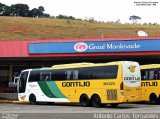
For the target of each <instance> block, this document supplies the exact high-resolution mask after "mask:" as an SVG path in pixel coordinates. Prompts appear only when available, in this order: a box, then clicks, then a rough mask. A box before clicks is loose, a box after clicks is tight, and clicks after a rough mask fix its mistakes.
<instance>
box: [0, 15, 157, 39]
mask: <svg viewBox="0 0 160 119" xmlns="http://www.w3.org/2000/svg"><path fill="white" fill-rule="evenodd" d="M139 30H144V31H146V32H147V33H148V35H149V36H160V26H159V25H157V26H155V25H137V24H136V25H135V24H125V25H124V24H114V23H100V22H99V23H89V22H87V21H77V20H61V19H55V18H54V19H53V18H24V17H2V16H1V17H0V40H32V39H44V40H45V39H65V38H98V37H101V35H102V33H103V36H104V37H127V36H137V31H139Z"/></svg>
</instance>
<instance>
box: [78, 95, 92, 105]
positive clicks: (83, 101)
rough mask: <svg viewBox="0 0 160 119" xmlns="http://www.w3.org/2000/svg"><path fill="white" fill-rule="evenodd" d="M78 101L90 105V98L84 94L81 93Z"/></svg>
mask: <svg viewBox="0 0 160 119" xmlns="http://www.w3.org/2000/svg"><path fill="white" fill-rule="evenodd" d="M80 103H81V105H82V106H85V107H88V106H91V103H90V99H89V98H88V96H87V95H86V94H83V95H81V97H80Z"/></svg>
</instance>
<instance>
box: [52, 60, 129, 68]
mask: <svg viewBox="0 0 160 119" xmlns="http://www.w3.org/2000/svg"><path fill="white" fill-rule="evenodd" d="M124 62H130V61H115V62H107V63H86V62H83V63H71V64H61V65H53V66H52V67H51V69H61V68H77V67H89V66H90V67H92V66H103V65H118V64H122V63H124Z"/></svg>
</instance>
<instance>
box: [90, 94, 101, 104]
mask: <svg viewBox="0 0 160 119" xmlns="http://www.w3.org/2000/svg"><path fill="white" fill-rule="evenodd" d="M91 103H92V105H93V106H94V107H101V106H102V104H101V98H100V96H99V95H97V94H94V95H92V97H91Z"/></svg>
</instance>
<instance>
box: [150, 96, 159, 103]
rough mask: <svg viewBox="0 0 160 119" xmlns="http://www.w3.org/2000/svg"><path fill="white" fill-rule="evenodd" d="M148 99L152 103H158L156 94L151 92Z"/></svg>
mask: <svg viewBox="0 0 160 119" xmlns="http://www.w3.org/2000/svg"><path fill="white" fill-rule="evenodd" d="M149 101H150V103H151V104H153V105H155V104H157V103H158V99H157V96H156V94H151V95H150V98H149Z"/></svg>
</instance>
